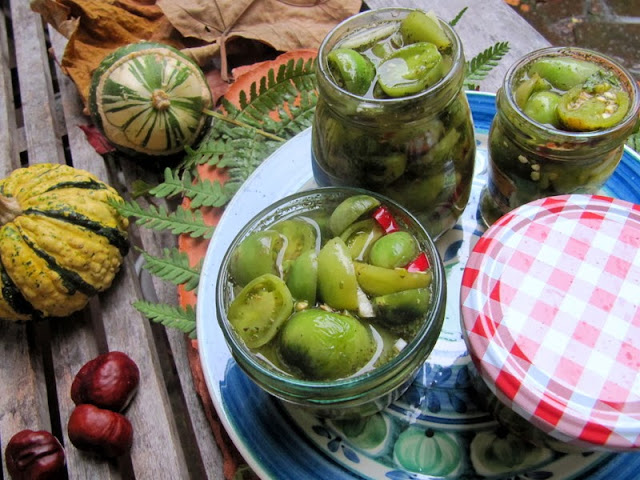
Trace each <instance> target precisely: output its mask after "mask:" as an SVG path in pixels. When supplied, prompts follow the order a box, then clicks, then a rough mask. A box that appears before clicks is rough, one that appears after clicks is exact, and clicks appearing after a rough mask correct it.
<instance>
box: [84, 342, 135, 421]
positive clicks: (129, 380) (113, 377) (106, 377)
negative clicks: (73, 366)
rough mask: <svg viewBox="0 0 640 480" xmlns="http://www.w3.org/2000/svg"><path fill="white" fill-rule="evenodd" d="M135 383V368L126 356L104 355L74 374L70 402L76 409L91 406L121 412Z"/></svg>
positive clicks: (132, 394) (121, 353) (129, 399)
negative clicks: (87, 404)
mask: <svg viewBox="0 0 640 480" xmlns="http://www.w3.org/2000/svg"><path fill="white" fill-rule="evenodd" d="M139 382H140V371H139V370H138V366H137V365H136V363H135V362H134V361H133V360H132V359H131V358H129V356H128V355H127V354H126V353H123V352H117V351H114V352H108V353H104V354H102V355H99V356H97V357H96V358H94V359H93V360H90V361H89V362H87V363H86V364H84V365H83V367H82V368H81V369H80V370H79V371H78V373H77V374H76V376H75V378H74V379H73V383H72V384H71V399H72V400H73V402H74V403H75V404H76V405H80V404H81V403H91V404H92V405H95V406H97V407H100V408H106V409H109V410H113V411H115V412H121V411H122V410H124V409H125V408H126V407H127V405H128V404H129V402H130V401H131V399H132V398H133V396H134V395H135V393H136V391H137V389H138V383H139Z"/></svg>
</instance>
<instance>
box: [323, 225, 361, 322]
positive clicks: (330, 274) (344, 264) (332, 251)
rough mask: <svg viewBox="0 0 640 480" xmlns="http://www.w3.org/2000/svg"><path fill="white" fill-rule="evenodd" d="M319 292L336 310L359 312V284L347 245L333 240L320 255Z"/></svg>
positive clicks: (336, 238)
mask: <svg viewBox="0 0 640 480" xmlns="http://www.w3.org/2000/svg"><path fill="white" fill-rule="evenodd" d="M318 292H319V293H320V298H321V299H322V301H323V302H325V303H326V304H327V305H329V306H330V307H331V308H334V309H336V310H343V309H344V310H357V308H358V282H357V280H356V273H355V270H354V268H353V261H352V260H351V255H350V253H349V249H348V248H347V245H346V244H345V243H344V241H342V239H341V238H340V237H335V238H332V239H331V240H329V241H328V242H327V244H326V245H325V246H324V247H322V249H321V250H320V253H318Z"/></svg>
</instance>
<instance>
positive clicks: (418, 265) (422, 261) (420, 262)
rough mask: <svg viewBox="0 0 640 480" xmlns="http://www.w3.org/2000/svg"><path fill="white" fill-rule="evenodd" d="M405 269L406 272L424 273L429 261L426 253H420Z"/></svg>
mask: <svg viewBox="0 0 640 480" xmlns="http://www.w3.org/2000/svg"><path fill="white" fill-rule="evenodd" d="M406 268H407V271H408V272H426V271H427V269H428V268H429V259H428V258H427V255H426V253H424V252H422V253H420V255H418V256H417V257H416V258H415V259H414V260H413V261H412V262H411V263H410V264H409V265H407V267H406Z"/></svg>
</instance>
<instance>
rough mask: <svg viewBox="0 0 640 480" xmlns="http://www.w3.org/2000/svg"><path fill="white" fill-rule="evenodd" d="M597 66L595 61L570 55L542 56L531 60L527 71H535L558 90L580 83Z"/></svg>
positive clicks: (593, 71)
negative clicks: (533, 60)
mask: <svg viewBox="0 0 640 480" xmlns="http://www.w3.org/2000/svg"><path fill="white" fill-rule="evenodd" d="M599 68H600V67H598V65H596V64H595V63H591V62H587V61H586V60H580V59H577V58H572V57H543V58H541V59H539V60H536V61H535V62H533V63H532V64H531V65H530V66H529V68H528V72H529V75H533V74H534V73H537V74H538V75H540V77H542V78H544V79H545V80H547V81H548V82H549V83H551V85H553V86H554V87H556V88H559V89H560V90H569V89H570V88H573V87H575V86H576V85H582V84H583V83H584V82H585V81H586V80H587V78H589V77H590V76H591V75H593V74H594V73H596V72H597V71H598V70H599Z"/></svg>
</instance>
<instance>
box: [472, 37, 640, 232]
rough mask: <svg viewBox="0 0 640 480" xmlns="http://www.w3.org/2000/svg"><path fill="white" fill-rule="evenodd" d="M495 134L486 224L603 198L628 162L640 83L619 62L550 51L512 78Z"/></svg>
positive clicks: (484, 203) (484, 205)
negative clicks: (577, 198) (549, 200)
mask: <svg viewBox="0 0 640 480" xmlns="http://www.w3.org/2000/svg"><path fill="white" fill-rule="evenodd" d="M496 108H497V114H496V117H495V118H494V120H493V123H492V125H491V129H490V132H489V169H488V180H487V186H486V188H485V189H484V190H483V193H482V195H481V199H480V213H481V216H482V218H483V220H484V221H485V223H487V225H491V224H492V223H493V222H495V220H497V219H498V218H499V217H501V216H502V215H503V214H505V213H507V212H509V211H510V210H512V209H513V208H515V207H518V206H520V205H522V204H525V203H528V202H530V201H533V200H536V199H538V198H543V197H548V196H552V195H559V194H570V193H596V192H597V191H598V190H599V189H600V188H601V187H602V185H603V184H604V183H605V182H606V181H607V179H608V178H609V176H610V175H611V174H612V173H613V171H614V170H615V168H616V167H617V165H618V163H619V161H620V158H621V157H622V153H623V149H624V142H625V140H626V138H627V137H628V136H629V135H630V134H631V132H632V131H633V129H634V127H635V125H636V123H637V121H638V112H639V111H640V94H639V92H638V85H637V84H636V82H635V81H634V80H633V78H632V77H631V75H630V74H629V73H628V72H627V71H626V70H625V69H624V68H623V67H622V66H620V65H618V64H617V63H616V62H615V61H613V60H612V59H610V58H608V57H606V56H604V55H601V54H599V53H596V52H593V51H590V50H586V49H582V48H573V47H572V48H567V47H554V48H545V49H541V50H537V51H535V52H532V53H530V54H528V55H526V56H524V57H523V58H522V59H521V60H519V61H518V62H517V63H516V64H515V65H513V66H512V67H511V68H510V69H509V71H508V72H507V74H506V76H505V80H504V83H503V85H502V88H501V89H500V90H499V91H498V94H497V99H496Z"/></svg>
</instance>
